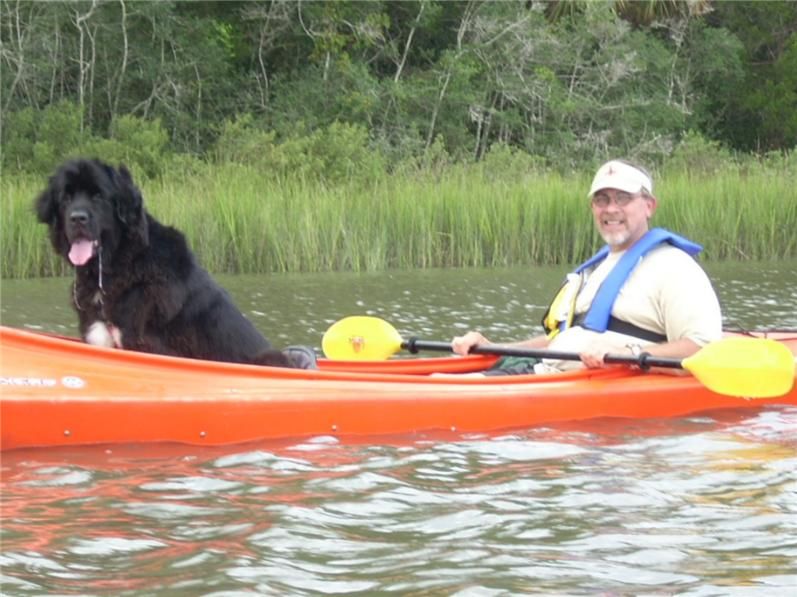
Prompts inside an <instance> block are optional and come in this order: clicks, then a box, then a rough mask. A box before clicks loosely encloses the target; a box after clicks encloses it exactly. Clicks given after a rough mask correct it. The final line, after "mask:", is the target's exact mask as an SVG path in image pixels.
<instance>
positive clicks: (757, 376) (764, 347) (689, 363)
mask: <svg viewBox="0 0 797 597" xmlns="http://www.w3.org/2000/svg"><path fill="white" fill-rule="evenodd" d="M321 345H322V348H323V350H324V354H325V355H326V356H327V358H330V359H335V360H342V361H382V360H385V359H387V358H389V357H390V356H392V355H394V354H396V353H397V352H399V351H401V350H409V351H410V352H412V353H417V352H418V351H421V350H431V351H442V352H451V344H450V343H448V342H434V341H428V340H418V339H416V338H410V339H409V340H404V339H402V337H401V336H400V335H399V333H398V331H397V330H396V329H395V328H394V327H393V326H392V325H390V324H389V323H388V322H387V321H385V320H383V319H379V318H378V317H370V316H362V315H355V316H351V317H345V318H344V319H341V320H340V321H338V322H336V323H334V324H333V325H332V326H331V327H330V328H329V329H328V330H327V331H326V333H325V334H324V338H323V340H322V344H321ZM471 353H473V354H493V355H501V356H515V357H532V358H540V359H559V360H565V361H578V360H581V357H580V356H579V354H578V353H574V352H561V351H556V350H545V349H528V348H515V347H510V346H500V345H496V344H482V345H480V346H476V347H474V348H473V349H472V350H471ZM604 361H605V362H606V363H618V364H626V365H636V366H638V367H640V368H642V369H648V368H650V367H666V368H671V369H686V370H687V371H689V372H690V373H692V375H694V376H695V377H696V378H697V379H698V381H700V382H701V383H702V384H703V385H704V386H706V387H707V388H708V389H709V390H711V391H713V392H716V393H718V394H726V395H728V396H739V397H744V398H772V397H776V396H782V395H784V394H787V393H788V392H789V391H790V390H791V388H792V386H793V385H794V375H795V359H794V355H792V353H791V351H790V350H789V349H788V348H787V347H786V346H784V345H783V344H780V343H779V342H776V341H775V340H770V339H766V338H749V337H734V338H725V339H723V340H719V341H717V342H712V343H711V344H708V345H707V346H705V347H704V348H701V349H700V350H699V351H698V352H696V353H695V354H694V355H692V356H691V357H688V358H685V359H673V358H664V357H653V356H650V355H647V354H644V353H643V354H641V355H639V356H631V355H613V354H607V355H606V356H605V357H604Z"/></svg>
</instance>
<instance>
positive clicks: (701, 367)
mask: <svg viewBox="0 0 797 597" xmlns="http://www.w3.org/2000/svg"><path fill="white" fill-rule="evenodd" d="M682 364H683V367H684V369H687V370H688V371H690V372H691V373H692V374H693V375H694V376H695V377H696V378H697V379H698V380H700V382H702V383H703V385H704V386H706V387H707V388H709V389H710V390H712V391H713V392H717V393H718V394H727V395H729V396H739V397H742V398H774V397H776V396H783V395H784V394H787V393H788V392H789V390H791V388H792V386H793V385H794V373H795V368H794V355H793V354H792V353H791V351H790V350H789V349H788V348H787V347H786V346H784V345H783V344H781V343H779V342H776V341H775V340H770V339H765V338H727V339H725V340H722V341H720V342H712V343H711V344H709V345H708V346H706V347H705V348H703V349H701V350H700V351H699V352H697V353H695V354H694V355H693V356H691V357H689V358H687V359H684V360H683V363H682Z"/></svg>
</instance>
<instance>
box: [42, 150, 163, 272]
mask: <svg viewBox="0 0 797 597" xmlns="http://www.w3.org/2000/svg"><path fill="white" fill-rule="evenodd" d="M35 209H36V215H37V216H38V218H39V221H40V222H43V223H45V224H47V225H48V226H49V227H50V240H51V242H52V243H53V246H54V247H55V250H56V251H58V253H59V254H61V255H63V256H64V257H66V258H67V259H69V261H70V262H71V263H72V264H73V265H75V266H78V267H79V266H83V265H86V264H87V263H88V262H89V261H91V260H92V259H93V258H94V257H95V256H96V255H97V253H98V251H99V248H100V247H102V248H103V250H104V251H108V252H111V253H112V252H113V251H115V250H116V249H117V247H119V246H120V245H121V244H123V243H124V244H125V245H126V246H129V248H130V249H132V250H136V249H138V248H144V247H146V246H147V245H148V244H149V234H148V230H149V229H148V224H147V215H146V212H145V210H144V202H143V199H142V197H141V192H140V191H139V190H138V188H137V187H136V186H135V184H134V183H133V179H132V177H131V176H130V172H128V170H127V168H125V167H124V166H119V169H118V170H117V169H115V168H113V167H111V166H109V165H108V164H105V163H103V162H101V161H99V160H86V159H79V160H73V161H70V162H67V163H65V164H63V165H62V166H61V167H59V168H58V170H56V172H55V174H53V175H52V176H51V177H50V181H49V184H48V186H47V188H46V189H45V190H44V191H43V192H42V194H41V195H39V197H38V198H37V199H36V202H35Z"/></svg>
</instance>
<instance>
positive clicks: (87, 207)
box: [35, 159, 292, 367]
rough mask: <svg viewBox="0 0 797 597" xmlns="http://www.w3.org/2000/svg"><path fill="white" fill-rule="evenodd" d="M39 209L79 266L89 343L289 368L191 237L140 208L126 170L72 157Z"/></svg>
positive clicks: (79, 302) (81, 314)
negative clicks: (207, 266) (199, 255)
mask: <svg viewBox="0 0 797 597" xmlns="http://www.w3.org/2000/svg"><path fill="white" fill-rule="evenodd" d="M35 209H36V214H37V216H38V218H39V220H40V221H41V222H43V223H45V224H47V225H48V226H49V229H50V240H51V242H52V244H53V247H54V248H55V250H56V252H58V254H60V255H61V256H62V257H64V258H65V259H67V260H69V261H70V262H72V263H73V265H75V283H74V289H73V293H72V303H73V305H74V307H75V309H76V311H77V313H78V319H79V323H80V334H81V336H82V337H83V339H84V340H86V341H87V342H90V343H92V344H104V345H108V346H112V345H115V346H117V347H119V348H126V349H131V350H138V351H142V352H151V353H158V354H167V355H175V356H183V357H191V358H197V359H208V360H214V361H227V362H233V363H253V364H262V365H274V366H282V367H291V366H292V363H291V361H290V360H289V359H288V358H287V357H286V356H285V355H284V354H283V353H281V352H279V351H277V350H274V349H273V348H272V347H271V344H270V343H269V342H268V340H266V338H264V337H263V335H262V334H260V332H259V331H258V330H257V329H256V328H255V326H254V325H253V324H252V323H251V322H250V321H249V320H248V319H247V318H246V317H244V315H243V314H242V313H241V311H239V310H238V308H237V307H236V306H235V305H234V303H233V301H232V299H231V298H230V296H229V295H228V294H227V292H226V291H225V290H224V289H223V288H221V286H219V285H218V284H217V283H216V282H215V281H214V280H213V279H212V278H211V276H210V275H209V274H208V272H206V271H205V270H204V269H203V268H202V267H201V266H200V265H199V264H198V263H197V261H196V258H195V257H194V254H193V253H192V252H191V250H190V249H189V247H188V244H187V242H186V240H185V237H184V236H183V235H182V234H181V233H180V232H179V231H177V230H176V229H174V228H171V227H169V226H164V225H162V224H160V223H159V222H158V221H157V220H155V219H154V218H153V217H152V216H151V215H150V214H149V213H148V212H147V211H146V210H145V209H144V204H143V199H142V196H141V192H140V191H139V189H138V188H137V187H136V185H135V184H134V183H133V179H132V177H131V175H130V172H128V170H127V168H125V167H124V166H123V165H122V166H119V168H118V169H116V168H113V167H111V166H110V165H108V164H105V163H103V162H101V161H99V160H87V159H78V160H73V161H69V162H67V163H65V164H64V165H62V166H61V167H60V168H58V170H57V171H56V172H55V174H54V175H53V176H52V177H51V178H50V181H49V185H48V187H47V189H45V191H44V192H43V193H42V194H41V195H40V196H39V197H38V198H37V199H36V202H35Z"/></svg>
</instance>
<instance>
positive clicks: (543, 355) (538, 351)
mask: <svg viewBox="0 0 797 597" xmlns="http://www.w3.org/2000/svg"><path fill="white" fill-rule="evenodd" d="M401 347H402V348H404V349H406V350H408V351H409V352H411V353H412V354H418V352H420V351H421V350H431V351H437V352H452V350H451V344H450V343H449V342H435V341H433V340H419V339H418V338H410V339H409V340H405V341H404V342H402V343H401ZM470 354H495V355H500V356H504V357H525V358H532V359H558V360H561V361H580V360H581V356H580V355H579V354H578V353H577V352H563V351H559V350H545V349H542V348H518V347H515V346H501V345H499V344H481V345H479V346H474V347H473V348H471V349H470ZM603 361H604V362H605V363H620V364H625V365H636V366H637V367H639V368H640V369H650V368H651V367H668V368H670V369H683V364H682V361H681V359H670V358H666V357H653V356H651V355H650V354H648V353H646V352H643V353H641V354H639V355H638V356H631V355H619V354H607V355H606V356H605V357H604V358H603Z"/></svg>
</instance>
